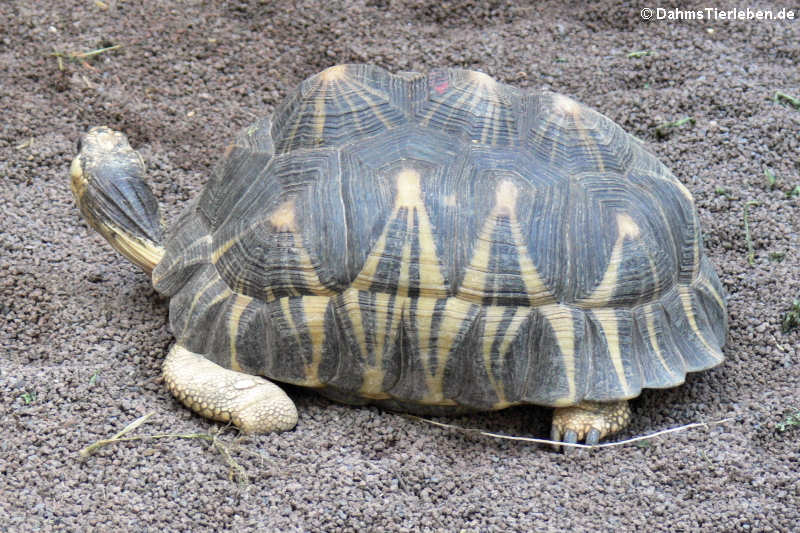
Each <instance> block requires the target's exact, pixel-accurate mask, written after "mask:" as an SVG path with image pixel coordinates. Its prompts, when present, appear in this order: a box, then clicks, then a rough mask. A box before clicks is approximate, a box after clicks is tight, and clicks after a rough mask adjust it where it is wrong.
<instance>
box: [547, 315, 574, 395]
mask: <svg viewBox="0 0 800 533" xmlns="http://www.w3.org/2000/svg"><path fill="white" fill-rule="evenodd" d="M538 311H539V312H540V313H542V316H544V318H545V319H546V320H547V322H548V323H549V324H550V327H551V328H552V330H553V334H554V335H555V336H556V342H557V343H558V349H559V351H560V352H561V357H562V359H563V361H564V375H565V377H566V379H567V388H568V394H567V397H566V398H559V399H558V400H556V402H555V405H556V406H562V405H573V404H574V403H575V400H576V390H575V373H576V368H575V320H574V318H573V317H572V311H571V310H570V309H569V308H568V307H567V306H564V305H561V304H551V305H544V306H542V307H540V308H539V309H538Z"/></svg>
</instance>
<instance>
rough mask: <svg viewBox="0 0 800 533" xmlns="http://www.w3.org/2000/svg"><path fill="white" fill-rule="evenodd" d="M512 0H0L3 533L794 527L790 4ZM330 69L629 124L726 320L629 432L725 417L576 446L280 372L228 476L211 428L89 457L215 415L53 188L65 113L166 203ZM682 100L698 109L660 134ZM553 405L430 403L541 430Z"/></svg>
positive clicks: (144, 289) (795, 141) (69, 129)
mask: <svg viewBox="0 0 800 533" xmlns="http://www.w3.org/2000/svg"><path fill="white" fill-rule="evenodd" d="M521 4H522V3H520V2H514V1H511V0H507V1H504V0H496V1H491V2H484V3H479V2H429V1H424V0H406V1H395V0H369V1H366V2H365V1H363V0H362V1H355V2H342V1H339V0H330V1H325V2H319V1H318V2H300V1H298V2H261V3H258V2H246V1H238V2H236V1H229V2H212V1H208V2H200V1H188V0H187V1H185V2H180V3H178V2H171V1H166V0H163V1H146V2H132V1H122V0H103V1H102V2H101V1H89V0H80V1H79V0H71V1H70V0H59V1H56V2H32V1H30V0H4V1H3V2H2V3H0V109H1V110H2V121H0V124H1V125H0V179H1V180H2V181H0V197H1V198H2V219H0V220H1V222H0V273H1V274H0V398H2V401H0V531H10V532H11V531H54V530H58V531H120V530H123V531H159V532H160V531H216V530H233V531H251V530H255V529H259V530H283V531H291V530H306V531H311V530H314V531H318V530H367V529H369V530H387V531H417V530H457V529H466V530H514V529H517V530H530V529H533V528H534V527H535V528H536V529H537V530H561V529H566V530H596V529H602V530H610V529H613V530H632V529H634V528H636V529H641V528H645V527H646V528H648V529H649V530H663V531H689V530H706V531H707V530H711V529H714V530H726V531H745V530H748V531H789V530H796V528H797V527H798V526H797V524H798V523H800V476H799V475H798V471H800V458H799V456H800V444H799V443H800V427H791V426H789V427H788V429H787V430H786V431H784V432H779V431H778V430H777V429H776V425H777V424H778V423H779V422H781V421H782V420H784V419H786V417H787V416H788V415H789V414H790V413H791V409H793V408H794V409H800V364H799V361H798V344H800V331H798V330H794V331H792V332H790V333H787V334H784V333H782V332H781V326H780V323H781V320H782V318H783V316H784V313H785V312H786V310H787V309H788V308H789V306H790V304H791V302H792V299H793V298H800V237H799V236H798V235H800V195H795V196H793V197H790V196H788V195H787V192H788V191H791V190H792V189H793V188H794V187H795V186H798V185H800V155H799V154H800V109H794V108H792V107H791V105H790V104H789V103H788V102H787V101H785V100H783V101H780V102H776V101H774V99H773V97H774V95H775V93H776V91H780V92H782V93H786V94H789V95H793V96H795V97H798V98H800V68H798V64H800V38H799V37H800V35H798V34H799V33H800V32H799V31H798V24H800V23H799V22H798V21H797V19H796V20H794V21H711V22H708V21H703V22H688V21H683V22H668V21H650V22H646V21H643V20H642V19H641V18H640V16H639V12H640V8H641V7H642V6H638V7H630V6H629V5H628V4H627V3H625V2H614V1H604V2H597V3H593V4H592V6H593V7H585V6H583V5H582V4H583V3H581V2H575V3H574V4H575V5H577V6H579V7H572V8H567V7H565V3H564V2H558V1H551V2H544V3H537V4H535V5H533V6H528V5H527V2H525V5H524V6H523V5H521ZM652 7H656V6H655V5H653V6H652ZM717 7H720V8H730V7H743V6H741V5H739V4H726V3H724V2H721V1H720V2H719V3H718V4H717ZM745 7H746V6H745ZM780 7H785V8H789V9H792V8H791V6H789V5H788V4H783V5H778V6H774V9H775V10H776V11H777V9H778V8H780ZM793 9H794V10H795V13H796V17H800V8H798V7H797V6H796V5H795V7H794V8H793ZM113 45H121V47H120V48H118V49H115V50H110V51H107V52H104V53H100V54H98V55H96V56H93V57H88V58H76V57H74V54H75V53H79V52H87V51H91V50H96V49H99V48H102V47H107V46H113ZM642 50H649V51H650V52H651V53H650V54H649V55H644V56H641V57H629V56H628V54H629V53H630V52H634V51H642ZM54 53H59V54H61V55H60V59H61V63H60V64H59V56H56V55H53V54H54ZM70 53H72V54H73V55H72V56H70ZM339 62H374V63H377V64H380V65H382V66H384V67H387V68H389V69H391V70H414V69H416V70H423V71H426V70H430V69H432V68H435V67H437V66H463V67H470V68H476V69H479V70H482V71H484V72H487V73H489V74H491V75H493V76H495V77H496V78H498V79H500V80H503V81H505V82H508V83H513V84H515V85H518V86H522V87H532V88H542V87H547V88H550V89H553V90H557V91H559V92H563V93H566V94H569V95H572V96H574V97H576V98H578V99H579V100H581V101H583V102H584V103H586V104H589V105H591V106H592V107H595V108H597V109H599V110H600V111H602V112H603V113H605V114H606V115H608V116H610V117H611V118H613V119H614V120H616V121H618V122H619V123H620V124H622V125H623V126H624V127H625V128H626V129H627V130H628V131H630V132H632V133H633V134H635V135H637V136H638V137H640V138H642V139H644V140H645V141H647V142H648V143H649V144H650V147H651V148H652V150H654V151H655V152H656V153H657V154H658V156H659V157H660V158H661V159H662V160H663V161H664V162H665V163H666V164H667V165H668V166H670V167H671V168H672V169H673V170H674V172H675V174H676V175H677V176H678V177H679V178H680V179H681V180H682V181H683V182H684V183H685V184H686V185H687V186H688V187H689V189H690V190H691V191H692V192H693V193H694V195H695V198H696V200H697V204H698V208H699V211H700V217H701V219H702V222H703V224H704V227H705V234H706V239H705V247H706V249H707V252H708V254H709V255H710V257H711V259H712V261H713V262H714V263H715V264H716V265H717V266H718V270H719V272H720V276H721V279H722V282H723V284H724V285H725V287H726V289H727V291H728V292H729V294H730V300H729V305H730V319H731V322H730V325H731V332H730V337H729V345H728V347H727V348H726V353H727V356H728V359H727V361H726V362H725V364H724V365H722V366H721V367H719V368H717V369H715V370H712V371H709V372H705V373H703V374H700V375H696V376H694V375H693V376H691V377H690V378H689V379H688V382H687V384H686V385H685V386H683V387H679V388H677V389H672V390H667V391H648V392H646V393H645V394H644V395H643V396H642V397H640V398H639V399H638V400H636V401H635V402H634V404H633V407H634V413H635V421H634V423H633V425H632V426H631V427H630V428H629V429H628V430H627V431H626V432H625V433H624V434H622V435H621V437H622V438H624V437H630V436H633V435H637V434H641V433H646V432H651V431H656V430H660V429H664V428H668V427H672V426H675V425H679V424H685V423H690V422H694V421H708V420H715V419H720V418H724V417H735V421H733V422H730V423H727V424H724V425H718V426H713V427H711V428H708V429H698V430H691V431H686V432H683V433H677V434H672V435H669V436H666V437H659V438H655V439H652V440H650V441H649V442H648V443H647V444H646V445H642V446H635V445H627V446H622V447H617V448H611V449H605V450H599V451H592V452H582V453H576V454H570V455H568V456H565V455H562V454H557V453H554V452H551V451H549V449H547V448H542V447H538V446H534V445H526V444H520V443H509V442H506V441H498V440H493V439H489V438H485V437H479V436H472V435H464V434H462V433H458V432H454V431H448V430H443V429H440V428H436V427H432V426H429V425H426V424H423V423H420V422H418V421H414V420H411V419H408V418H405V417H403V416H400V415H396V414H392V413H388V412H383V411H380V410H378V409H375V408H354V407H348V406H341V405H337V404H333V403H331V402H328V401H327V400H324V399H321V398H319V397H317V396H315V395H314V394H312V393H309V392H305V391H301V390H297V389H290V391H289V392H290V394H291V395H292V397H293V398H294V399H295V400H296V401H297V405H298V408H299V411H300V422H299V424H298V426H297V429H296V430H294V431H292V432H289V433H285V434H281V435H268V436H262V437H249V438H243V439H241V440H238V439H237V437H236V434H235V432H233V431H231V430H228V431H226V432H224V433H223V435H222V436H221V437H220V439H221V440H222V441H223V442H224V443H225V445H226V446H227V447H228V448H229V449H230V453H231V456H232V458H233V459H235V460H236V461H237V462H238V463H239V464H240V465H241V466H242V467H243V468H244V469H245V470H246V472H247V474H248V476H249V483H248V484H247V485H245V486H241V485H239V484H237V483H236V482H235V481H231V480H230V479H229V474H230V469H229V466H228V465H227V464H226V462H225V460H224V459H223V457H222V456H221V455H220V454H219V453H217V451H215V449H214V448H213V447H212V446H211V444H210V443H209V442H207V441H205V440H198V439H164V440H158V441H132V442H125V443H121V444H115V445H112V446H108V447H106V448H103V449H102V450H101V451H99V452H98V453H97V454H96V455H94V456H92V457H90V458H88V459H81V458H80V457H79V455H78V451H79V450H80V449H81V448H83V447H84V446H86V445H88V444H90V443H92V442H94V441H96V440H98V439H101V438H105V437H108V436H110V435H112V434H113V433H115V432H116V431H118V430H119V429H121V428H122V427H124V426H125V425H126V424H128V423H130V422H131V421H133V420H134V419H136V418H138V417H140V416H142V415H143V414H145V413H148V412H151V411H153V412H154V413H155V414H154V415H153V417H152V418H151V419H150V420H149V421H148V422H147V423H146V424H145V425H144V426H143V427H141V428H139V429H138V430H136V432H135V433H134V434H136V435H143V434H148V433H167V432H181V433H195V432H202V433H205V432H209V431H214V428H215V427H216V426H215V425H214V424H212V423H209V422H207V421H206V420H203V419H201V418H199V417H197V416H194V415H192V414H191V413H189V412H188V411H187V410H186V409H184V408H183V407H181V406H180V405H179V404H178V403H177V402H176V401H175V400H173V399H172V398H171V397H170V395H169V393H168V392H167V390H166V388H165V387H164V386H163V384H162V383H161V380H160V377H159V374H160V372H159V369H160V363H161V361H162V359H163V357H164V354H165V353H166V351H167V349H168V346H169V345H170V343H171V340H172V338H171V335H170V333H169V331H168V330H167V319H166V317H167V306H166V302H164V301H162V300H160V299H159V298H158V297H157V295H156V294H155V293H154V291H153V290H152V288H151V287H150V285H149V283H148V280H147V278H146V277H145V276H144V275H143V274H142V273H141V272H139V271H138V270H137V269H136V268H135V267H134V266H133V265H131V264H130V263H128V262H126V261H125V260H124V259H122V258H121V257H119V256H118V255H116V254H115V253H114V252H113V251H112V250H111V249H110V248H109V247H108V246H107V245H106V244H105V242H104V241H102V239H101V238H100V237H99V236H97V235H96V234H95V233H93V232H92V231H90V230H89V229H88V228H87V227H86V225H85V224H84V223H83V222H82V221H81V219H80V217H79V215H78V211H77V209H76V208H75V207H74V205H73V203H72V200H71V198H70V196H69V192H68V184H67V168H68V165H69V162H70V160H71V158H72V156H73V155H74V152H75V142H76V140H77V138H78V136H79V134H80V133H81V132H83V131H85V130H86V129H87V128H88V127H89V126H91V125H95V124H107V125H109V126H112V127H114V128H117V129H121V130H123V131H125V132H126V133H127V134H128V135H129V136H130V139H131V142H132V144H133V145H134V146H135V147H137V148H139V149H140V150H141V152H142V154H143V156H144V157H145V160H146V162H147V164H148V167H149V180H150V182H151V184H152V186H153V188H154V190H155V191H156V194H157V196H158V197H159V198H160V200H161V202H162V207H163V209H164V211H165V213H166V214H167V216H168V217H174V216H175V215H176V214H177V213H179V211H180V209H179V207H180V206H181V205H183V204H184V203H185V202H186V201H187V200H188V199H189V198H192V197H194V196H196V195H197V194H198V192H199V190H200V188H201V187H202V185H203V183H204V182H205V181H206V178H207V176H208V173H209V168H210V166H211V165H213V164H214V162H215V161H216V160H217V158H218V157H219V156H220V154H221V151H222V147H223V146H224V144H225V143H226V142H227V141H228V140H229V139H231V138H232V136H233V135H234V133H235V132H236V131H237V130H238V129H239V128H240V127H243V126H245V125H247V124H248V123H250V122H252V121H253V120H254V119H255V118H256V117H258V116H261V115H264V114H267V113H270V112H271V111H272V109H273V107H274V106H275V105H276V103H277V102H278V101H279V100H280V99H281V98H282V97H283V96H284V95H285V94H286V93H287V92H288V91H290V90H291V89H292V88H293V87H294V86H295V85H296V84H297V83H298V82H299V81H300V80H301V79H303V78H305V77H306V76H308V75H310V74H312V73H314V72H316V71H318V70H320V69H322V68H324V67H326V66H329V65H331V64H334V63H339ZM60 67H61V68H60ZM687 116H691V117H693V118H694V119H695V121H694V123H689V124H686V125H684V126H682V127H679V128H672V129H670V130H668V131H667V134H666V135H665V136H659V135H657V133H656V127H657V126H658V125H659V124H662V123H666V122H670V121H675V120H678V119H681V118H683V117H687ZM766 169H771V170H772V171H773V172H774V175H775V176H776V177H777V182H776V185H775V187H774V188H770V186H769V184H768V181H767V179H766V177H765V170H766ZM750 201H753V202H758V203H757V204H754V205H751V206H750V209H749V219H750V227H751V232H752V246H753V251H754V253H755V256H754V264H752V265H751V264H748V261H747V253H748V248H747V243H746V240H745V236H744V229H743V207H744V205H745V204H746V203H747V202H750ZM779 254H784V255H783V259H782V260H778V256H779ZM548 417H549V413H548V412H547V410H544V409H532V408H529V409H512V410H508V411H505V412H502V413H499V414H492V415H477V416H465V417H458V418H455V419H450V420H448V421H449V422H450V423H454V424H459V425H462V426H467V427H478V428H483V429H487V430H492V431H501V432H505V433H511V434H516V435H530V436H538V437H542V436H545V435H547V433H548Z"/></svg>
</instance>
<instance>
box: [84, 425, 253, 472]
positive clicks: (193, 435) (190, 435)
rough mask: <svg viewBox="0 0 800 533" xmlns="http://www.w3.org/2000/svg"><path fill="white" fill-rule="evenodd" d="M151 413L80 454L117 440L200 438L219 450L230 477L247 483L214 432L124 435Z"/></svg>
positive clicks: (228, 451)
mask: <svg viewBox="0 0 800 533" xmlns="http://www.w3.org/2000/svg"><path fill="white" fill-rule="evenodd" d="M153 414H154V413H147V414H146V415H144V416H142V417H139V418H137V419H136V420H134V421H133V422H131V423H130V424H128V425H127V426H125V427H124V428H123V429H122V430H121V431H119V432H118V433H116V434H115V435H114V436H113V437H111V438H108V439H102V440H99V441H97V442H94V443H92V444H90V445H89V446H87V447H85V448H83V449H82V450H81V451H80V452H79V453H80V456H81V457H89V456H90V455H92V454H94V453H95V452H97V450H99V449H100V448H102V447H104V446H108V445H109V444H114V443H117V442H130V441H135V440H157V439H200V440H205V441H208V442H210V443H211V446H212V447H213V448H214V449H215V450H217V452H219V454H220V455H221V456H222V459H223V460H224V461H225V463H226V464H227V465H228V467H229V468H230V469H231V475H230V478H231V479H233V478H236V482H237V483H238V484H239V485H240V486H244V485H247V484H248V482H249V478H248V476H247V471H246V470H245V469H244V467H242V465H240V464H239V463H237V462H236V460H235V459H234V458H233V456H232V455H231V452H230V449H229V448H228V446H226V445H225V444H224V443H223V442H222V441H220V440H219V439H218V438H217V436H218V435H216V434H215V435H211V434H208V433H159V434H156V435H141V436H136V437H126V436H125V435H127V434H128V433H130V432H131V431H133V430H134V429H136V428H138V427H139V426H141V425H142V424H144V423H145V422H146V421H147V419H148V418H150V417H151V416H153Z"/></svg>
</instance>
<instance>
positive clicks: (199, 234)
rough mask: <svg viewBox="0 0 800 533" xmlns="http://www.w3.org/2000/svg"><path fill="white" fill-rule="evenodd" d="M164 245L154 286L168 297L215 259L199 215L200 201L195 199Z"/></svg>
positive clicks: (171, 230)
mask: <svg viewBox="0 0 800 533" xmlns="http://www.w3.org/2000/svg"><path fill="white" fill-rule="evenodd" d="M164 248H165V252H164V257H163V258H162V259H161V261H160V262H159V263H158V264H157V265H156V267H155V268H154V269H153V286H154V287H155V289H156V290H157V291H158V292H160V293H161V294H163V295H164V296H173V295H174V294H176V293H177V292H178V291H179V290H180V289H181V288H182V287H183V286H184V285H185V284H186V283H187V282H188V281H189V279H190V278H191V277H192V276H193V275H194V274H195V272H196V271H197V270H198V269H199V268H200V267H201V266H202V265H204V264H207V263H209V262H210V260H211V242H210V238H209V236H208V229H207V228H206V226H205V224H204V223H203V222H202V220H201V219H200V218H199V217H198V215H197V202H195V201H193V202H191V203H190V204H189V205H188V206H187V208H186V209H185V210H184V212H183V213H182V214H181V216H180V217H179V218H178V220H177V221H176V222H175V223H174V224H173V225H172V227H171V228H170V230H169V233H168V235H167V238H166V245H165V247H164Z"/></svg>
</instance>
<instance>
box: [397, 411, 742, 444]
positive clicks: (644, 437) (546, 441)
mask: <svg viewBox="0 0 800 533" xmlns="http://www.w3.org/2000/svg"><path fill="white" fill-rule="evenodd" d="M406 416H408V417H410V418H414V419H416V420H420V421H422V422H426V423H428V424H431V425H433V426H439V427H443V428H448V429H455V430H457V431H462V432H464V433H477V434H479V435H484V436H486V437H494V438H496V439H505V440H516V441H522V442H533V443H536V444H550V445H556V446H569V447H572V448H611V447H612V446H622V445H623V444H630V443H632V442H638V441H642V440H647V439H652V438H653V437H658V436H660V435H666V434H667V433H676V432H678V431H685V430H687V429H692V428H696V427H708V426H715V425H717V424H724V423H726V422H730V421H731V420H734V419H733V418H723V419H722V420H716V421H714V422H695V423H693V424H687V425H685V426H679V427H674V428H670V429H664V430H661V431H656V432H655V433H649V434H647V435H642V436H639V437H633V438H630V439H626V440H621V441H617V442H604V443H602V444H578V443H569V442H558V441H553V440H549V439H536V438H532V437H516V436H513V435H504V434H502V433H491V432H489V431H483V430H480V429H475V428H463V427H459V426H453V425H451V424H444V423H442V422H436V421H435V420H430V419H427V418H422V417H419V416H415V415H406Z"/></svg>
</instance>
